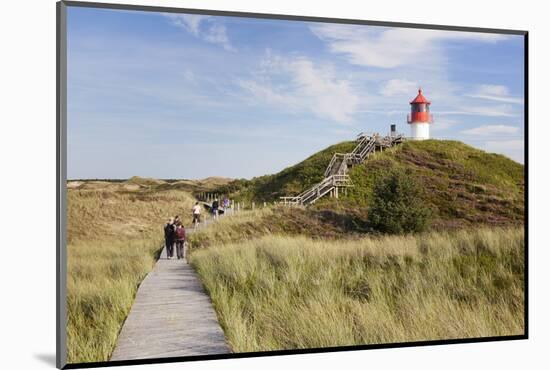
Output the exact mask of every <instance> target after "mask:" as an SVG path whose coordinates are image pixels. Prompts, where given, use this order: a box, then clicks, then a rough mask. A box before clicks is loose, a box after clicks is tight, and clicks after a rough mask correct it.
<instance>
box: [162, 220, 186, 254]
mask: <svg viewBox="0 0 550 370" xmlns="http://www.w3.org/2000/svg"><path fill="white" fill-rule="evenodd" d="M185 237H186V235H185V227H184V226H183V223H182V222H181V220H180V217H179V216H176V217H170V218H169V219H168V220H167V221H166V224H165V225H164V242H165V244H166V255H167V258H168V259H172V258H174V247H175V249H176V256H177V258H178V259H182V258H184V257H185V248H184V244H185Z"/></svg>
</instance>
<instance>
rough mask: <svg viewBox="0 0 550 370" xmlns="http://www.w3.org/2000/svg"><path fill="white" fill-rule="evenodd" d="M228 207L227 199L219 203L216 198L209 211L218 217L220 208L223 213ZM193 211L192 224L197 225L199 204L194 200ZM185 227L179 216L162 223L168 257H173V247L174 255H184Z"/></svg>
mask: <svg viewBox="0 0 550 370" xmlns="http://www.w3.org/2000/svg"><path fill="white" fill-rule="evenodd" d="M229 207H230V201H229V199H227V198H225V199H224V200H223V202H222V204H221V205H220V202H218V199H215V200H214V202H212V206H211V208H210V209H211V212H212V215H213V216H214V218H218V214H219V213H220V208H221V209H222V210H223V213H225V212H227V210H228V208H229ZM192 212H193V225H194V227H197V226H198V225H199V224H200V222H201V206H200V204H199V202H196V203H195V205H194V206H193V209H192ZM185 241H186V234H185V227H184V226H183V223H182V222H181V219H180V216H175V217H170V218H169V219H168V220H167V221H166V224H164V242H165V244H166V254H167V257H168V259H172V258H174V249H175V250H176V257H177V258H178V259H182V258H184V257H185Z"/></svg>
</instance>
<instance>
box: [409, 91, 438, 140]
mask: <svg viewBox="0 0 550 370" xmlns="http://www.w3.org/2000/svg"><path fill="white" fill-rule="evenodd" d="M410 104H411V113H410V114H409V115H408V116H407V123H408V124H410V125H411V139H413V140H427V139H429V138H430V124H431V123H432V122H433V117H432V115H431V114H430V104H431V103H430V102H429V101H428V99H426V98H425V97H424V95H422V89H418V95H417V96H416V98H414V100H413V101H411V102H410Z"/></svg>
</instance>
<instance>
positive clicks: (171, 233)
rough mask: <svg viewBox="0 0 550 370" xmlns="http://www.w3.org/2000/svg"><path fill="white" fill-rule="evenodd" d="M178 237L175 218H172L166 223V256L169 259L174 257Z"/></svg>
mask: <svg viewBox="0 0 550 370" xmlns="http://www.w3.org/2000/svg"><path fill="white" fill-rule="evenodd" d="M175 238H176V229H175V225H174V219H173V218H170V219H169V220H168V221H166V224H165V225H164V242H165V244H166V256H167V258H168V259H171V258H172V257H174V241H175Z"/></svg>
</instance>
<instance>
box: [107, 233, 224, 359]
mask: <svg viewBox="0 0 550 370" xmlns="http://www.w3.org/2000/svg"><path fill="white" fill-rule="evenodd" d="M188 232H192V230H191V229H190V230H188ZM229 352H230V348H229V346H228V345H227V343H226V342H225V337H224V334H223V331H222V329H221V327H220V325H219V323H218V320H217V317H216V313H215V311H214V308H213V307H212V303H211V301H210V298H209V297H208V295H207V294H206V293H205V291H204V289H203V286H202V284H201V282H200V280H199V278H198V276H197V274H196V273H195V271H194V270H193V269H192V268H191V266H190V265H188V264H187V262H186V261H185V259H182V260H177V259H172V260H169V259H167V257H166V248H164V250H163V251H162V254H161V256H160V259H159V260H158V261H157V263H156V264H155V267H154V269H153V270H152V271H151V272H150V273H149V274H148V275H147V276H146V277H145V279H144V280H143V282H142V283H141V285H140V286H139V289H138V291H137V294H136V299H135V301H134V304H133V305H132V309H131V310H130V314H129V315H128V317H127V318H126V321H125V322H124V325H123V327H122V330H121V332H120V335H119V337H118V340H117V345H116V347H115V350H114V352H113V354H112V356H111V361H120V360H135V359H151V358H162V357H176V356H196V355H211V354H221V353H229Z"/></svg>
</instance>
